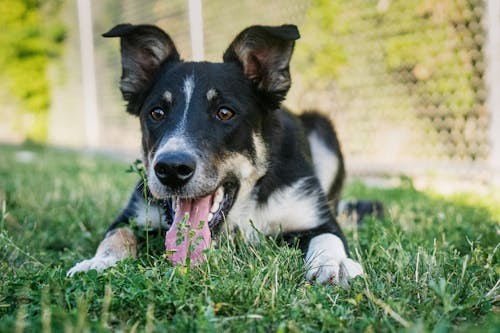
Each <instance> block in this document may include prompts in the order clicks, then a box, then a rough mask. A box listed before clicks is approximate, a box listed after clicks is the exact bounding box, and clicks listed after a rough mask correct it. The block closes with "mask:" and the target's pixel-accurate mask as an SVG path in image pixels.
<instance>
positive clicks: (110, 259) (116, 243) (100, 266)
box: [67, 227, 137, 277]
mask: <svg viewBox="0 0 500 333" xmlns="http://www.w3.org/2000/svg"><path fill="white" fill-rule="evenodd" d="M129 256H130V257H133V258H135V257H136V256H137V240H136V237H135V235H134V233H133V232H132V230H131V229H130V228H127V227H122V228H118V229H114V230H111V231H109V232H108V233H107V234H106V236H105V237H104V239H103V240H102V241H101V243H100V244H99V247H98V248H97V251H96V253H95V255H94V257H93V258H91V259H88V260H84V261H81V262H79V263H77V264H76V265H75V266H73V268H71V269H70V270H69V271H68V274H67V276H69V277H71V276H73V275H74V274H75V273H78V272H86V271H89V270H91V269H95V270H97V271H99V272H100V271H102V270H104V269H106V268H108V267H111V266H114V265H116V263H117V262H118V261H120V260H122V259H125V258H127V257H129Z"/></svg>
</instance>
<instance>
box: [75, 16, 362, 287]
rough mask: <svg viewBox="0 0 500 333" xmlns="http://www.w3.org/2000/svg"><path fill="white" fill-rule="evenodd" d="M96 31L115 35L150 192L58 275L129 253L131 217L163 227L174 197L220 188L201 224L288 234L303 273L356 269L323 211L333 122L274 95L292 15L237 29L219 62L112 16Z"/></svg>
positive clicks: (337, 168) (335, 148) (331, 185)
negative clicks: (181, 50) (286, 21)
mask: <svg viewBox="0 0 500 333" xmlns="http://www.w3.org/2000/svg"><path fill="white" fill-rule="evenodd" d="M104 36H105V37H119V38H120V40H121V56H122V70H123V73H122V77H121V85H120V88H121V92H122V94H123V97H124V99H125V100H126V101H127V102H128V105H127V111H128V112H129V113H131V114H133V115H135V116H137V117H139V119H140V123H141V129H142V145H143V153H144V156H143V163H144V166H145V171H146V175H147V191H146V192H147V193H148V196H149V198H146V199H145V198H144V195H143V192H144V191H143V186H142V184H141V183H139V185H138V186H137V187H136V189H135V191H134V192H133V194H132V197H131V199H130V201H129V203H128V205H127V206H126V208H125V209H124V210H123V212H122V213H121V214H120V216H119V217H118V218H117V219H116V221H115V222H114V223H113V224H112V225H111V227H110V228H109V230H108V232H107V234H106V236H105V238H104V240H103V241H102V242H101V244H100V246H99V248H98V250H97V253H96V255H95V256H94V257H93V258H91V259H89V260H85V261H83V262H80V263H78V264H76V265H75V266H74V267H73V268H72V269H71V270H70V271H69V272H68V275H69V276H72V275H73V274H75V273H76V272H81V271H87V270H89V269H97V270H103V269H105V268H107V267H110V266H113V265H114V264H116V262H117V261H119V260H121V259H123V258H125V257H128V256H133V257H135V256H136V239H135V236H134V234H133V232H131V231H130V229H129V227H128V226H127V225H128V224H129V221H130V220H132V219H135V220H136V221H137V223H139V224H146V222H147V221H146V219H148V226H153V227H163V228H166V229H168V228H169V227H170V225H171V224H172V221H173V215H174V213H175V212H174V211H175V209H176V208H175V206H176V204H175V202H176V200H177V201H178V200H191V199H192V200H194V201H196V200H197V198H200V197H204V196H207V195H212V196H213V197H212V198H215V196H216V194H215V193H216V192H217V191H220V192H221V193H224V197H223V199H221V202H220V207H219V204H217V207H215V208H214V209H213V210H214V211H215V212H214V213H213V215H211V216H213V217H212V220H211V221H210V222H209V226H210V228H211V232H212V235H215V234H216V233H217V232H219V231H220V229H221V227H222V226H223V225H224V229H226V230H229V231H231V232H234V231H237V230H238V231H239V232H241V234H242V235H243V237H244V239H246V240H247V241H256V240H258V237H257V231H256V230H258V231H260V232H262V233H264V234H266V235H278V234H280V235H281V236H282V237H283V239H284V240H286V241H287V242H290V243H293V242H298V244H299V246H300V247H301V248H302V249H303V251H304V255H305V260H306V264H307V272H306V279H308V280H316V281H318V282H320V283H340V284H342V285H347V281H348V280H349V279H350V278H353V277H355V276H357V275H361V274H362V272H363V270H362V268H361V265H360V264H359V263H357V262H355V261H354V260H352V259H350V258H348V249H347V244H346V241H345V238H344V236H343V235H342V232H341V230H340V228H339V226H338V224H337V222H336V220H335V217H334V207H336V205H337V201H338V198H339V194H340V190H341V187H342V182H343V179H344V164H343V158H342V154H341V150H340V147H339V143H338V140H337V137H336V134H335V131H334V129H333V127H332V125H331V123H330V122H329V121H328V119H327V118H325V117H323V116H321V115H319V114H317V113H312V112H309V113H305V114H304V115H302V116H300V117H297V116H295V115H292V114H291V113H290V112H288V111H287V110H285V109H284V108H282V107H281V102H282V101H283V99H284V98H285V96H286V94H287V92H288V90H289V88H290V84H291V79H290V73H289V61H290V57H291V55H292V52H293V48H294V43H295V40H297V39H298V38H299V32H298V30H297V28H296V27H295V26H293V25H283V26H278V27H268V26H252V27H249V28H247V29H245V30H243V31H242V32H241V33H240V34H239V35H238V36H237V37H236V38H235V40H234V41H233V42H232V43H231V44H230V46H229V48H228V49H227V50H226V51H225V53H224V56H223V60H224V61H223V62H222V63H209V62H184V61H181V60H180V57H179V54H178V52H177V50H176V47H175V45H174V43H173V42H172V40H171V39H170V37H169V36H168V35H167V34H166V33H165V32H163V31H162V30H160V29H159V28H157V27H154V26H149V25H137V26H134V25H130V24H122V25H118V26H116V27H114V28H113V29H111V30H110V31H109V32H108V33H106V34H104ZM222 190H223V192H222ZM146 200H147V201H149V202H148V203H147V202H146ZM212 200H215V199H212ZM194 201H193V202H194ZM148 204H149V206H148ZM146 211H147V212H148V214H146ZM250 221H252V222H250Z"/></svg>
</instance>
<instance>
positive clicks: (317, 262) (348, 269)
mask: <svg viewBox="0 0 500 333" xmlns="http://www.w3.org/2000/svg"><path fill="white" fill-rule="evenodd" d="M305 262H306V265H307V273H306V279H307V280H309V281H317V282H319V283H322V284H337V283H338V284H340V285H342V286H344V287H348V286H349V284H348V281H349V280H350V279H352V278H354V277H356V276H358V275H362V274H363V268H362V266H361V265H360V264H359V263H358V262H356V261H354V260H352V259H351V258H349V257H348V256H347V253H346V250H345V248H344V243H343V241H342V239H341V238H340V237H338V236H337V235H335V234H333V233H323V234H320V235H317V236H314V237H312V238H311V240H310V242H309V246H308V248H307V252H306V254H305Z"/></svg>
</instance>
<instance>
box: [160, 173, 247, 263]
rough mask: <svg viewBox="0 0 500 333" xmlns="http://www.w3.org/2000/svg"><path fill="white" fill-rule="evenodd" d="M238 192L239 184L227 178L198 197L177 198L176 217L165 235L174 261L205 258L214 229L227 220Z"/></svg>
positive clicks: (167, 247)
mask: <svg viewBox="0 0 500 333" xmlns="http://www.w3.org/2000/svg"><path fill="white" fill-rule="evenodd" d="M237 192H238V185H237V184H236V183H234V182H226V183H224V184H223V185H221V186H219V187H218V188H217V189H216V190H215V191H214V192H212V193H209V194H207V195H204V196H200V197H197V198H181V197H177V198H174V199H173V205H174V207H173V209H174V218H173V222H172V226H171V227H170V229H169V230H168V231H167V234H166V237H165V247H166V251H167V257H168V258H169V260H170V261H171V262H172V263H173V264H179V263H180V264H188V263H190V264H196V263H198V262H201V261H204V260H205V256H204V253H203V251H204V250H205V249H207V248H208V247H210V243H211V240H212V232H211V230H214V229H215V228H216V227H217V226H218V225H219V224H220V223H221V222H223V221H224V219H225V218H226V216H227V215H228V213H229V211H230V210H231V208H232V206H233V203H234V201H235V198H236V194H237Z"/></svg>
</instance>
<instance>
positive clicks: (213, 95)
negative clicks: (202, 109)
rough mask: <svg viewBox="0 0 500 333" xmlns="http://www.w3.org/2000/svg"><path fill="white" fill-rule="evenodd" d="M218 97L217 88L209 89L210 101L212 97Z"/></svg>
mask: <svg viewBox="0 0 500 333" xmlns="http://www.w3.org/2000/svg"><path fill="white" fill-rule="evenodd" d="M215 97H217V91H216V90H215V89H213V88H212V89H208V91H207V100H208V101H209V102H210V101H211V100H212V99H214V98H215Z"/></svg>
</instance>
